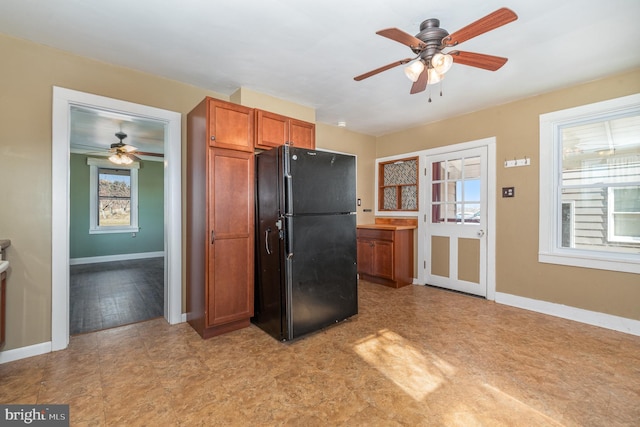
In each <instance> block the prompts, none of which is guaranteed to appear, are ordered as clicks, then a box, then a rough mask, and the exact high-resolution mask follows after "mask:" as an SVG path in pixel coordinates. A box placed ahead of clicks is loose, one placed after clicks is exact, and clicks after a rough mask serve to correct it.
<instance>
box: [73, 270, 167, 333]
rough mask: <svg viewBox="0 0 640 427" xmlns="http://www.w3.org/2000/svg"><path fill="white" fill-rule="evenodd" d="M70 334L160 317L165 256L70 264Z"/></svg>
mask: <svg viewBox="0 0 640 427" xmlns="http://www.w3.org/2000/svg"><path fill="white" fill-rule="evenodd" d="M69 270H70V271H69V292H70V297H69V331H70V333H71V335H76V334H81V333H86V332H92V331H98V330H101V329H107V328H113V327H115V326H122V325H126V324H129V323H135V322H141V321H143V320H149V319H153V318H156V317H162V315H163V311H164V258H163V257H159V258H147V259H136V260H126V261H113V262H102V263H96V264H80V265H72V266H71V267H70V269H69Z"/></svg>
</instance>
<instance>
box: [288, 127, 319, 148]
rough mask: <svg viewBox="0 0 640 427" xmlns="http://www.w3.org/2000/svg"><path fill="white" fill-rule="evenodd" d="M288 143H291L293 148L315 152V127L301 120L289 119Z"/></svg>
mask: <svg viewBox="0 0 640 427" xmlns="http://www.w3.org/2000/svg"><path fill="white" fill-rule="evenodd" d="M289 142H291V145H293V146H294V147H298V148H307V149H310V150H315V148H316V125H314V124H313V123H308V122H303V121H301V120H295V119H290V123H289Z"/></svg>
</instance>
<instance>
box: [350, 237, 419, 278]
mask: <svg viewBox="0 0 640 427" xmlns="http://www.w3.org/2000/svg"><path fill="white" fill-rule="evenodd" d="M357 245H358V274H359V275H360V278H361V279H363V280H367V281H370V282H374V283H379V284H382V285H386V286H390V287H393V288H399V287H402V286H406V285H410V284H411V283H413V229H393V228H390V227H387V228H386V229H380V228H373V227H372V228H364V227H362V226H358V230H357Z"/></svg>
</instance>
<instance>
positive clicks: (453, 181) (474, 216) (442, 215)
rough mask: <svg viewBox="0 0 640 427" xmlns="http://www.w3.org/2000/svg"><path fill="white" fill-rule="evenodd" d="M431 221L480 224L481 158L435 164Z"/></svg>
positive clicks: (433, 169) (449, 160)
mask: <svg viewBox="0 0 640 427" xmlns="http://www.w3.org/2000/svg"><path fill="white" fill-rule="evenodd" d="M431 175H432V177H431V182H432V184H431V185H432V188H431V222H432V223H434V224H436V223H447V224H479V223H480V215H481V211H480V156H471V157H460V158H456V159H448V160H443V161H440V162H434V163H433V167H432V171H431Z"/></svg>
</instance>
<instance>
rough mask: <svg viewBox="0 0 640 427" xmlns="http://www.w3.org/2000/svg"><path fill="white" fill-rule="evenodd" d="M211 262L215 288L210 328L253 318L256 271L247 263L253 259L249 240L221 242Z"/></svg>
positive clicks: (210, 300) (211, 296)
mask: <svg viewBox="0 0 640 427" xmlns="http://www.w3.org/2000/svg"><path fill="white" fill-rule="evenodd" d="M213 246H214V249H213V251H212V252H213V260H210V264H209V265H210V268H211V270H212V271H211V273H210V276H209V277H212V278H213V286H212V287H210V289H209V295H208V308H209V309H208V313H207V314H208V315H207V323H208V325H209V326H215V325H220V324H224V323H228V322H233V321H235V320H240V319H246V318H248V317H251V316H252V315H253V286H247V284H249V283H251V285H253V269H252V268H250V267H248V266H247V259H250V258H252V257H253V246H252V245H251V244H249V241H248V239H246V238H228V239H220V240H217V241H216V242H215V243H214V245H213Z"/></svg>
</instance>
